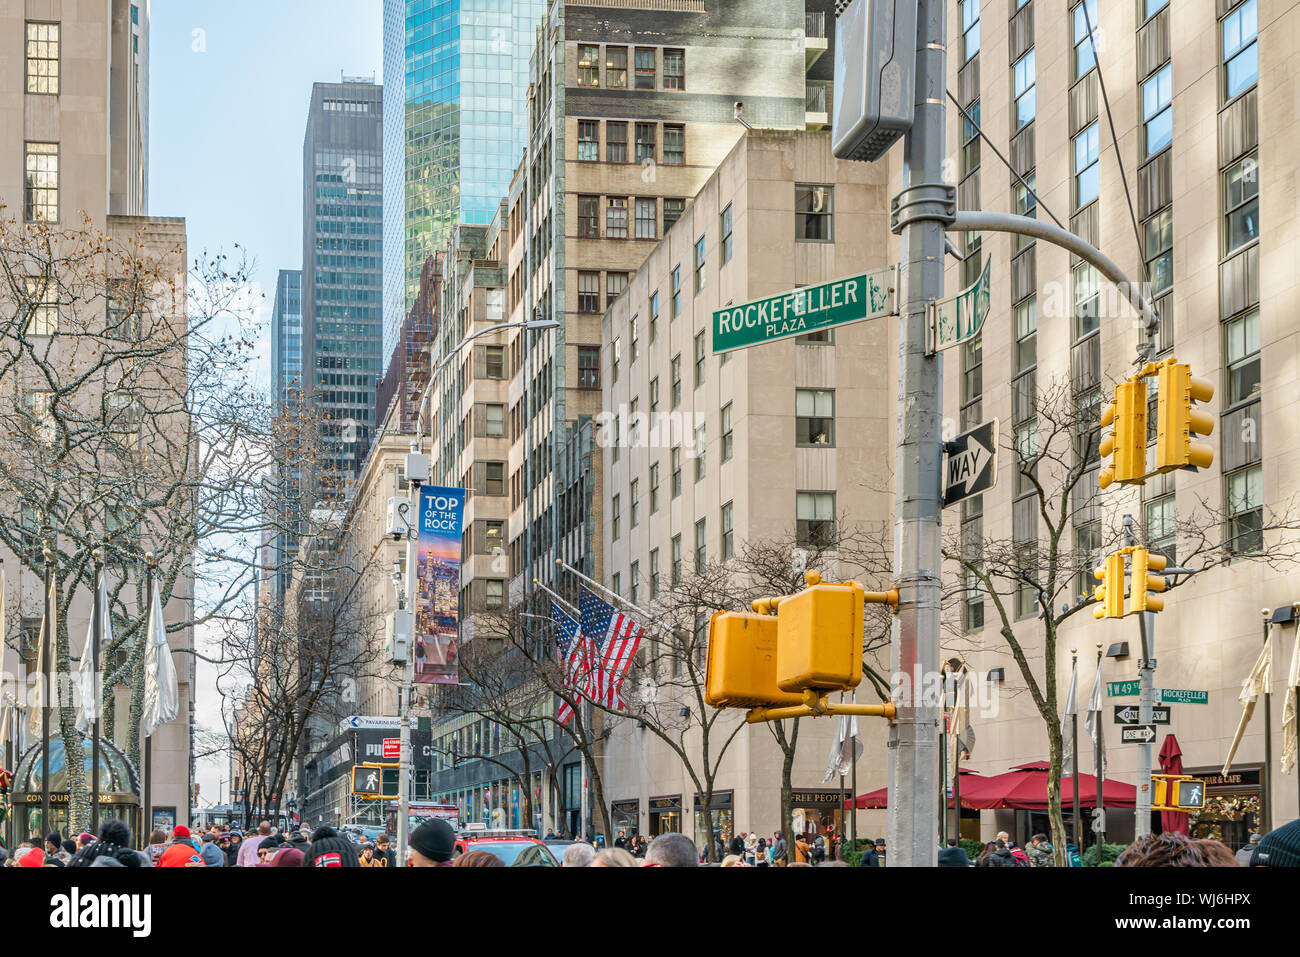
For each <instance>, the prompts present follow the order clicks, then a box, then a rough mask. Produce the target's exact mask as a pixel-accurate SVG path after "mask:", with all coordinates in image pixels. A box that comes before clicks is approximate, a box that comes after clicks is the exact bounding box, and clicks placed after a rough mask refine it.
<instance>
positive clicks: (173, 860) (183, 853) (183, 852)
mask: <svg viewBox="0 0 1300 957" xmlns="http://www.w3.org/2000/svg"><path fill="white" fill-rule="evenodd" d="M158 866H159V867H207V865H206V864H204V863H203V858H202V857H200V856H199V853H198V851H196V850H194V848H192V847H190V846H189V845H188V844H186V843H184V842H183V841H178V842H177V843H175V844H172V845H171V846H170V847H168V848H167V850H165V851H163V856H162V857H161V858H159V859H158Z"/></svg>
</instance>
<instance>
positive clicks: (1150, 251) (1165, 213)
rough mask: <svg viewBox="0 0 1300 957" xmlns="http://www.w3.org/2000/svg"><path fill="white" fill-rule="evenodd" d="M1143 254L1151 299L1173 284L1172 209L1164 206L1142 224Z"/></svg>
mask: <svg viewBox="0 0 1300 957" xmlns="http://www.w3.org/2000/svg"><path fill="white" fill-rule="evenodd" d="M1142 245H1143V255H1144V258H1145V259H1146V264H1147V281H1148V282H1150V284H1151V292H1150V296H1151V298H1152V299H1154V298H1155V297H1157V296H1159V295H1162V294H1163V293H1164V291H1165V290H1166V289H1168V288H1169V287H1170V286H1172V285H1173V284H1174V210H1173V207H1172V206H1166V207H1165V208H1164V209H1162V210H1161V211H1160V212H1158V213H1156V214H1155V215H1154V216H1152V217H1151V218H1150V219H1148V220H1147V221H1146V222H1145V223H1143V224H1142Z"/></svg>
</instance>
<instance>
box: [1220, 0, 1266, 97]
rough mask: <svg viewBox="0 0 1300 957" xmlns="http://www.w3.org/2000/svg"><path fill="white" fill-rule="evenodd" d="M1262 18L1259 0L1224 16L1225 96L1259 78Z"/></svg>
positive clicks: (1245, 88) (1247, 1)
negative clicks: (1258, 7) (1260, 16)
mask: <svg viewBox="0 0 1300 957" xmlns="http://www.w3.org/2000/svg"><path fill="white" fill-rule="evenodd" d="M1258 37H1259V18H1258V9H1257V7H1256V0H1246V2H1245V3H1243V4H1242V5H1241V6H1239V7H1237V9H1235V10H1233V11H1232V12H1231V13H1230V14H1228V15H1227V16H1226V17H1224V18H1223V64H1224V70H1223V79H1224V91H1223V92H1224V97H1225V98H1226V99H1229V100H1231V99H1232V98H1233V97H1234V96H1236V95H1237V94H1239V93H1244V92H1245V91H1246V90H1248V89H1250V88H1251V87H1252V86H1254V85H1255V82H1256V81H1257V80H1258V79H1259V44H1258V43H1257V39H1258Z"/></svg>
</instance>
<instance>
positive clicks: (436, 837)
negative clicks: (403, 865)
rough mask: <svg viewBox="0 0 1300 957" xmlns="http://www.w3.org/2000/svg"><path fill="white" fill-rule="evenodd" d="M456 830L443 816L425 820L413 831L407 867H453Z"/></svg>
mask: <svg viewBox="0 0 1300 957" xmlns="http://www.w3.org/2000/svg"><path fill="white" fill-rule="evenodd" d="M455 849H456V832H455V831H454V830H452V827H451V825H450V824H448V823H447V822H446V821H444V820H442V819H441V818H434V819H433V820H431V821H425V822H424V823H423V824H421V825H420V826H419V827H417V828H416V829H415V830H414V831H413V832H412V833H411V840H410V848H409V849H408V850H409V859H408V860H407V867H451V866H452V865H451V855H452V852H453V851H454V850H455Z"/></svg>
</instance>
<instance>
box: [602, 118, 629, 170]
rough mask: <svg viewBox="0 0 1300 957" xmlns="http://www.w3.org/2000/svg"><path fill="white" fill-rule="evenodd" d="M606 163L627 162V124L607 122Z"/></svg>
mask: <svg viewBox="0 0 1300 957" xmlns="http://www.w3.org/2000/svg"><path fill="white" fill-rule="evenodd" d="M605 161H606V162H608V163H626V162H627V124H626V123H613V122H607V123H606V124H605Z"/></svg>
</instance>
